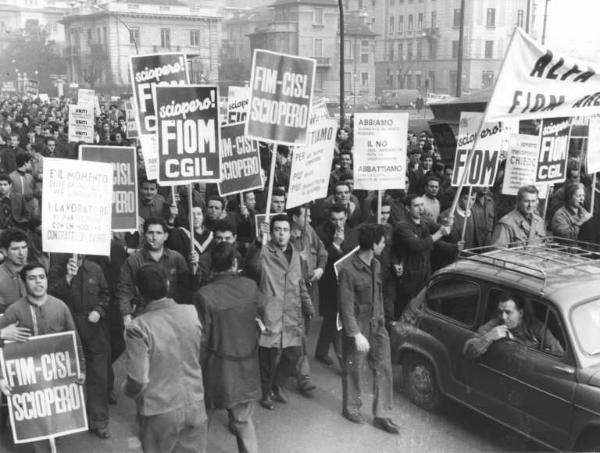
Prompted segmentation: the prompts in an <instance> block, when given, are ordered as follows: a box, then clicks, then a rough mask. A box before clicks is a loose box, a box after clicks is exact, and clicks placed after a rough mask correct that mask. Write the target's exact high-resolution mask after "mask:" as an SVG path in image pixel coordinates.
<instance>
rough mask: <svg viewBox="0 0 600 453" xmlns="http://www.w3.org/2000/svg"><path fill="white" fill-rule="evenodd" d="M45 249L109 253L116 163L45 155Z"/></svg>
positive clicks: (47, 250)
mask: <svg viewBox="0 0 600 453" xmlns="http://www.w3.org/2000/svg"><path fill="white" fill-rule="evenodd" d="M43 181H44V186H43V190H44V199H43V200H42V249H43V251H44V252H50V253H81V254H83V255H103V256H109V255H110V240H111V238H112V233H111V229H110V227H111V217H112V191H113V166H112V165H110V164H105V163H101V162H87V161H84V160H71V159H58V158H54V157H46V158H44V174H43Z"/></svg>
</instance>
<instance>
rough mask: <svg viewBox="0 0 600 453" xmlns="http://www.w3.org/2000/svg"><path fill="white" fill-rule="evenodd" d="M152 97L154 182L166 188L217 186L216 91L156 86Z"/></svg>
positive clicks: (217, 113)
mask: <svg viewBox="0 0 600 453" xmlns="http://www.w3.org/2000/svg"><path fill="white" fill-rule="evenodd" d="M154 96H155V100H156V119H157V128H156V140H157V142H158V182H159V183H160V184H168V185H182V184H190V183H194V182H218V181H219V180H220V179H221V156H220V154H219V147H220V143H219V135H220V134H219V133H220V129H219V108H218V104H217V102H218V99H219V91H218V88H217V87H216V86H209V85H182V86H161V85H157V86H156V87H155V88H154Z"/></svg>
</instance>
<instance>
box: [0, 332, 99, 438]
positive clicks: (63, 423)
mask: <svg viewBox="0 0 600 453" xmlns="http://www.w3.org/2000/svg"><path fill="white" fill-rule="evenodd" d="M0 361H1V362H2V374H3V376H4V379H6V380H7V382H8V384H9V385H10V387H12V392H11V395H10V396H9V397H8V398H7V399H8V407H9V413H10V424H11V427H12V433H13V438H14V441H15V443H17V444H18V443H24V442H33V441H37V440H42V439H48V438H51V437H58V436H65V435H67V434H73V433H77V432H80V431H87V429H88V425H87V417H86V410H85V398H84V394H83V386H81V385H79V384H78V383H77V382H76V379H77V377H78V376H79V375H80V370H79V360H78V357H77V348H76V345H75V333H74V332H62V333H55V334H50V335H40V336H34V337H31V338H30V339H29V340H28V341H26V342H23V343H21V342H10V343H6V344H5V345H4V347H3V348H2V349H0Z"/></svg>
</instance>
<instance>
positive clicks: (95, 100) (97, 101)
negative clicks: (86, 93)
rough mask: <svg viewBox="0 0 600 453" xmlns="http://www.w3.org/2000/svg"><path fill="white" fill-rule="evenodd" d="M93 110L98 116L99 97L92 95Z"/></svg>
mask: <svg viewBox="0 0 600 453" xmlns="http://www.w3.org/2000/svg"><path fill="white" fill-rule="evenodd" d="M94 110H95V111H96V116H100V112H101V110H100V99H98V96H94Z"/></svg>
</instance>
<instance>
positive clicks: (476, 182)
mask: <svg viewBox="0 0 600 453" xmlns="http://www.w3.org/2000/svg"><path fill="white" fill-rule="evenodd" d="M482 118H483V113H477V112H461V113H460V123H459V127H458V139H457V140H456V155H455V157H454V173H453V174H452V185H453V186H454V187H457V186H458V185H459V184H460V182H461V181H462V178H463V174H464V172H465V169H466V167H467V159H468V156H469V153H471V152H472V157H471V165H470V168H469V170H468V174H467V179H466V181H465V184H464V186H465V187H469V186H472V187H490V186H492V185H493V184H494V180H495V179H496V173H497V171H498V163H499V161H500V152H501V149H502V146H503V142H504V135H505V132H504V131H503V128H502V123H500V122H496V123H485V124H484V125H483V129H482V131H481V135H480V136H479V140H475V137H476V135H477V131H478V130H479V125H480V123H481V119H482ZM473 146H475V149H473Z"/></svg>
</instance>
